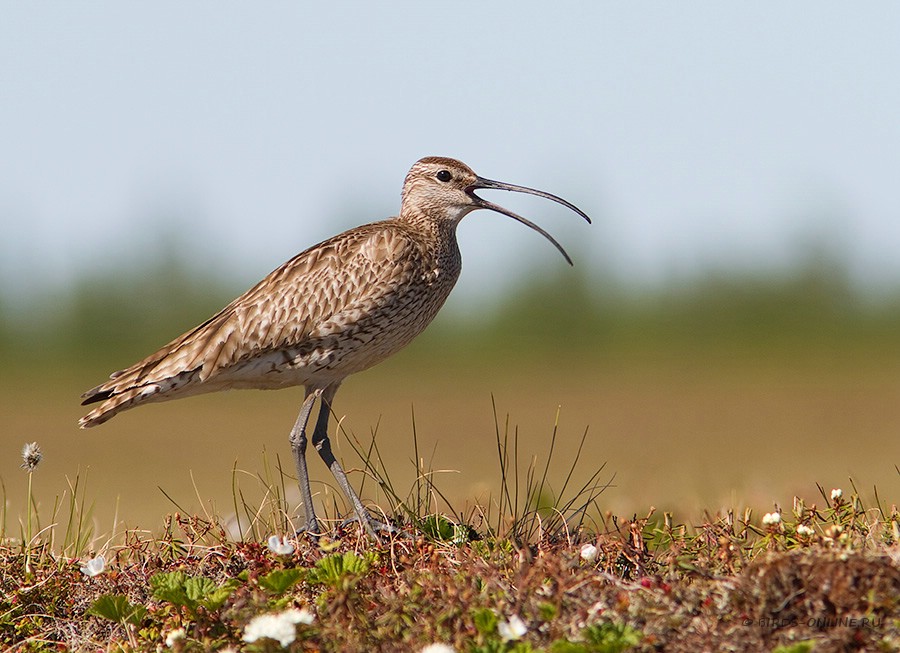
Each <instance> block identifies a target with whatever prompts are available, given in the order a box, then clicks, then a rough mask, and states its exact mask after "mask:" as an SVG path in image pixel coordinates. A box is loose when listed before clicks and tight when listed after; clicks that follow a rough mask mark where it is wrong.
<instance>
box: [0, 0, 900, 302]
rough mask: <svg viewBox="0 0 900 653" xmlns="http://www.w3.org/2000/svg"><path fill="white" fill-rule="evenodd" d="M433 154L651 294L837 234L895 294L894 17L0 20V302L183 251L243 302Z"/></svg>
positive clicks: (386, 201)
mask: <svg viewBox="0 0 900 653" xmlns="http://www.w3.org/2000/svg"><path fill="white" fill-rule="evenodd" d="M433 154H436V155H445V156H453V157H456V158H459V159H462V160H463V161H465V162H466V163H468V164H469V165H471V166H472V167H473V168H474V169H475V170H476V172H478V173H479V174H481V175H483V176H485V177H490V178H493V179H500V180H503V181H509V182H512V183H517V184H523V185H528V186H533V187H537V188H540V189H543V190H547V191H549V192H552V193H556V194H558V195H562V196H564V197H566V198H567V199H569V200H570V201H572V202H573V203H575V204H577V205H578V206H580V207H581V208H582V209H584V210H585V211H587V212H588V213H590V214H591V215H592V216H593V217H594V218H595V224H594V225H593V226H587V225H585V224H584V223H582V222H581V221H580V220H579V219H578V217H577V216H575V215H574V214H571V213H569V212H567V211H566V210H565V209H563V208H562V207H560V206H558V205H555V204H552V203H549V202H546V201H543V200H540V199H538V198H534V197H525V196H521V197H519V196H513V195H510V194H506V193H504V194H499V193H495V194H492V195H490V199H492V200H494V201H497V202H498V203H501V204H504V205H506V206H509V207H510V208H512V209H513V210H516V211H519V212H521V213H522V214H524V215H525V216H526V217H528V218H530V219H531V220H533V221H535V222H538V223H539V224H541V225H542V226H543V227H544V228H546V229H547V230H548V231H550V232H551V233H553V234H554V235H555V236H556V237H557V239H558V240H560V242H561V243H562V244H563V245H564V246H566V247H567V248H568V249H569V250H570V252H571V253H572V255H573V257H574V258H575V261H576V265H587V266H590V269H597V268H599V267H600V266H601V265H602V266H606V267H611V268H612V269H614V270H615V271H616V273H617V274H619V275H620V276H621V277H623V278H625V279H627V280H633V281H635V282H637V283H642V282H653V281H656V280H659V279H664V278H666V277H667V276H668V275H671V274H679V275H683V274H691V273H694V272H696V271H697V270H702V269H705V268H706V267H708V266H718V267H722V266H728V265H738V266H742V267H748V266H749V267H759V266H779V265H783V264H784V263H785V261H787V260H790V259H791V257H792V256H793V255H794V254H796V253H797V251H798V248H800V247H801V246H802V243H803V242H804V241H805V240H806V239H808V238H809V234H811V233H815V232H819V231H823V232H825V233H827V234H829V235H830V236H831V237H833V238H835V239H836V240H837V242H839V243H840V244H841V245H842V246H843V247H845V248H846V253H847V255H848V257H849V259H850V262H851V265H852V267H853V270H854V272H855V273H856V274H857V275H858V276H859V278H861V279H863V280H865V281H866V282H869V283H873V284H876V285H878V284H893V283H897V282H900V255H898V253H897V252H898V250H900V209H898V206H900V200H898V189H900V3H893V2H870V3H864V4H859V3H837V2H791V3H776V2H755V3H740V4H737V3H722V2H677V3H668V2H640V3H634V2H628V3H625V2H622V3H609V2H583V3H576V2H558V3H552V4H549V3H545V2H532V1H528V2H525V1H517V2H459V1H455V2H390V3H370V2H366V3H363V2H344V3H332V2H329V3H300V2H271V3H229V2H189V3H188V2H174V1H158V2H153V3H138V2H120V1H116V2H78V3H70V2H41V3H35V2H3V3H2V4H0V221H2V233H3V237H2V239H0V294H2V295H7V296H23V295H25V294H27V293H31V292H35V291H37V290H40V289H45V288H57V289H58V288H64V287H65V284H66V283H67V281H68V280H69V279H70V278H71V276H72V275H73V274H76V273H77V272H79V271H83V270H85V269H90V270H110V271H115V270H120V269H121V268H122V266H127V265H129V263H130V262H131V261H138V262H140V261H142V260H152V258H153V257H155V256H159V254H160V247H162V246H163V243H165V242H166V238H168V237H169V235H170V234H171V233H172V232H173V231H180V232H183V237H184V241H185V246H186V247H187V248H188V250H189V253H190V255H191V257H192V259H193V260H194V261H195V262H196V264H197V265H198V266H203V267H208V268H209V269H210V270H212V271H213V272H215V273H222V274H225V275H227V276H228V278H229V280H233V281H234V284H235V287H236V288H237V289H238V290H239V289H240V288H241V287H243V286H249V285H251V284H252V283H254V282H255V281H256V280H258V279H259V278H261V277H262V276H263V275H264V274H266V273H267V272H268V271H269V270H271V269H272V268H274V267H276V266H277V265H279V264H280V263H282V262H283V261H284V260H286V259H287V258H289V257H290V256H292V255H293V254H295V253H296V252H298V251H300V250H302V249H305V248H306V247H308V246H310V245H313V244H315V243H316V242H318V241H320V240H322V239H324V238H326V237H328V236H330V235H332V234H334V233H337V232H338V231H341V230H343V229H346V228H349V227H351V226H354V225H355V224H359V223H361V222H368V221H372V220H378V219H382V218H384V217H387V216H389V215H394V214H395V213H396V211H397V209H398V205H399V194H400V185H401V183H402V180H403V177H404V175H405V173H406V171H407V169H408V168H409V166H410V165H411V164H412V163H413V162H414V161H415V160H416V159H418V158H420V157H422V156H426V155H433ZM486 196H487V194H486ZM460 244H461V248H462V252H463V261H464V269H463V275H462V279H461V281H460V286H461V290H462V294H463V295H464V296H465V295H466V294H467V293H468V294H469V295H474V294H478V293H482V294H483V293H486V292H489V291H492V290H500V289H502V288H503V287H504V286H505V284H506V283H507V282H508V281H509V280H510V279H511V278H513V277H514V276H521V275H528V274H541V273H544V272H545V271H546V270H548V269H553V266H564V265H565V263H564V261H563V260H562V258H561V257H559V255H558V254H557V253H556V252H555V251H554V249H553V248H552V246H550V245H549V243H547V242H546V241H544V240H543V239H541V238H540V236H538V235H537V234H535V233H534V232H531V231H529V230H527V229H524V228H523V227H522V226H521V225H519V224H517V223H515V222H513V221H511V220H509V219H508V218H505V217H503V216H500V215H497V214H491V213H488V212H484V211H480V212H476V213H474V214H472V215H470V216H469V217H467V218H466V219H465V220H464V221H463V223H462V225H461V227H460ZM457 294H459V293H457Z"/></svg>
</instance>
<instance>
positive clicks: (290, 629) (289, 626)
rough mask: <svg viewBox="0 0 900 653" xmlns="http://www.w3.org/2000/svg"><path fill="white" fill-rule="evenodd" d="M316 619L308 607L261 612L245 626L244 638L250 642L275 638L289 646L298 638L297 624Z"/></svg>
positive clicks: (308, 622) (307, 623)
mask: <svg viewBox="0 0 900 653" xmlns="http://www.w3.org/2000/svg"><path fill="white" fill-rule="evenodd" d="M314 619H315V615H313V613H312V612H310V611H309V610H307V609H306V608H303V609H301V610H297V609H296V608H293V609H290V610H285V611H284V612H278V613H273V614H261V615H259V616H256V617H253V619H251V620H250V623H248V624H247V626H246V627H245V628H244V638H243V639H244V641H245V642H248V643H249V642H255V641H257V640H260V639H274V640H275V641H276V642H278V643H279V644H281V646H282V647H287V646H290V644H291V643H292V642H293V641H294V640H295V639H296V638H297V624H306V625H309V624H311V623H312V622H313V620H314Z"/></svg>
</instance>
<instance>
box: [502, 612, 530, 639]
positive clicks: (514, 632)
mask: <svg viewBox="0 0 900 653" xmlns="http://www.w3.org/2000/svg"><path fill="white" fill-rule="evenodd" d="M497 632H498V633H500V639H502V640H503V641H504V642H509V641H512V640H516V639H519V638H521V637H522V635H524V634H525V633H527V632H528V626H526V625H525V622H524V621H522V619H520V618H519V616H518V615H515V614H514V615H513V616H511V617H510V618H509V620H507V621H501V622H500V623H499V624H497Z"/></svg>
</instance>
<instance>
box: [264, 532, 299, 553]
mask: <svg viewBox="0 0 900 653" xmlns="http://www.w3.org/2000/svg"><path fill="white" fill-rule="evenodd" d="M267 544H268V547H269V551H271V552H272V553H274V554H275V555H277V556H289V555H291V554H292V553H293V552H294V545H293V544H291V543H290V542H288V539H287V537H281V538H279V537H278V536H277V535H273V536H272V537H270V538H269V540H268V543H267Z"/></svg>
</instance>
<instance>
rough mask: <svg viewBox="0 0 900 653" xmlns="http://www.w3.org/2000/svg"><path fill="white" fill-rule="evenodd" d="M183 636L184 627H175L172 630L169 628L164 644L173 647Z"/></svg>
mask: <svg viewBox="0 0 900 653" xmlns="http://www.w3.org/2000/svg"><path fill="white" fill-rule="evenodd" d="M184 637H185V632H184V628H176V629H174V630H170V631H169V632H168V634H167V635H166V646H168V647H169V648H174V647H175V644H177V643H178V642H180V641H181V640H183V639H184Z"/></svg>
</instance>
